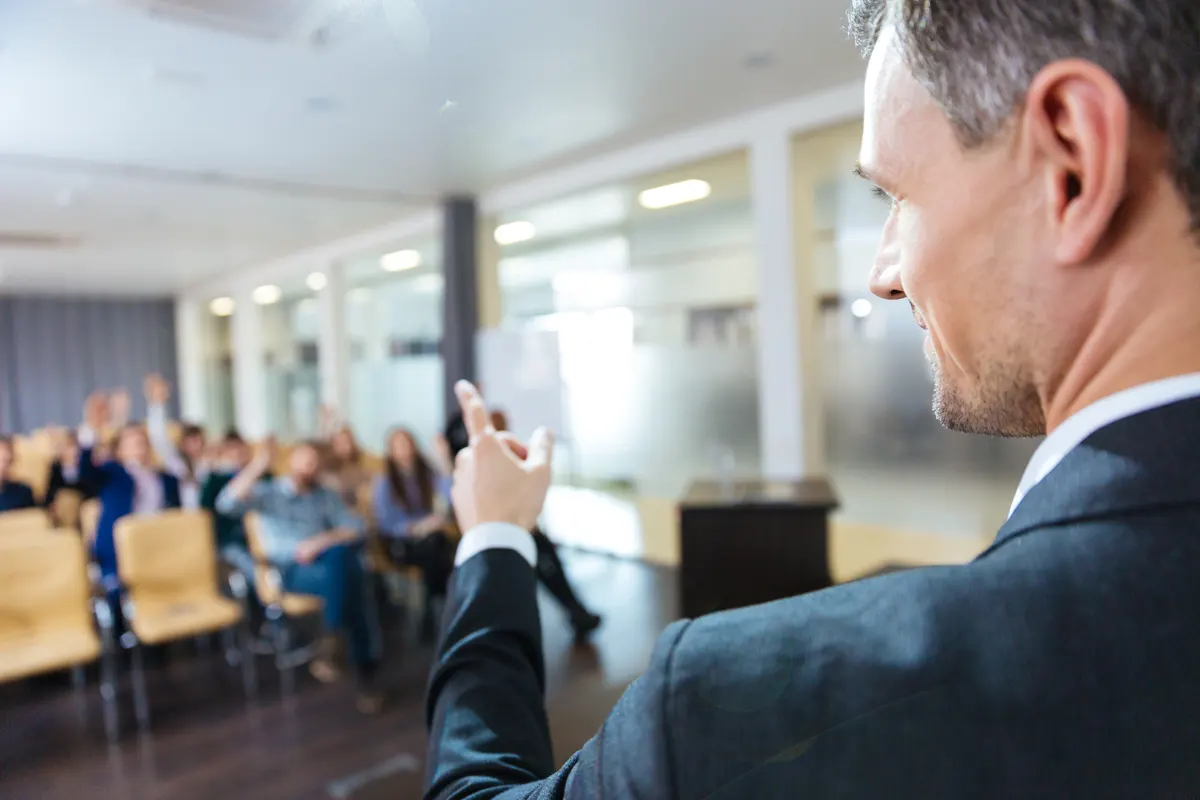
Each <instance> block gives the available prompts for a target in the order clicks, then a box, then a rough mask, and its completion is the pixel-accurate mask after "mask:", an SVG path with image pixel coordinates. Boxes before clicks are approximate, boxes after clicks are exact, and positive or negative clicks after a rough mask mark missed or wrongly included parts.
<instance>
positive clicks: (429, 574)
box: [371, 428, 454, 640]
mask: <svg viewBox="0 0 1200 800" xmlns="http://www.w3.org/2000/svg"><path fill="white" fill-rule="evenodd" d="M438 498H442V499H443V502H442V503H441V506H442V509H443V510H439V509H438V507H437V506H438V502H437V499H438ZM449 498H450V479H449V477H447V476H445V475H441V474H438V472H437V471H436V470H435V469H434V468H433V466H432V465H431V464H430V462H429V459H427V458H426V457H425V455H424V454H423V453H422V452H421V451H420V449H419V448H418V447H417V442H416V439H415V437H414V436H413V434H412V432H411V431H408V430H406V429H404V428H397V429H395V430H393V431H392V432H391V434H390V435H389V436H388V442H387V461H386V464H385V468H384V474H383V475H380V476H379V477H377V478H376V479H375V483H374V485H373V486H372V487H371V510H372V513H373V515H374V517H375V524H376V526H377V527H378V528H379V535H380V536H382V537H383V538H384V539H385V540H386V542H387V545H388V548H387V549H388V555H389V556H390V557H391V559H392V561H393V562H394V563H396V564H398V565H405V566H416V567H420V569H421V573H422V575H423V576H424V580H425V610H424V618H423V619H422V621H421V635H422V638H425V639H430V640H431V639H432V638H433V636H434V634H435V632H436V617H435V611H434V603H433V601H434V600H435V599H444V598H445V596H446V584H447V583H448V582H449V580H450V571H451V569H452V567H453V561H454V548H453V545H452V544H451V542H450V539H449V538H448V537H447V536H446V530H447V528H448V527H449V525H450V517H449V514H448V513H447V511H446V510H444V509H448V508H449V505H450V500H449Z"/></svg>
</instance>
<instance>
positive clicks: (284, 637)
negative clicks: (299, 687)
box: [275, 620, 296, 695]
mask: <svg viewBox="0 0 1200 800" xmlns="http://www.w3.org/2000/svg"><path fill="white" fill-rule="evenodd" d="M276 635H277V636H278V640H277V644H276V648H275V666H276V668H277V669H278V670H279V672H280V676H279V677H280V685H281V687H282V689H283V693H284V694H285V695H291V694H293V693H295V691H296V671H295V670H296V667H295V665H294V664H292V660H291V659H290V658H288V657H287V656H288V654H289V653H290V652H291V649H292V635H291V631H290V630H289V629H288V625H287V621H286V620H280V621H279V627H278V628H277V629H276Z"/></svg>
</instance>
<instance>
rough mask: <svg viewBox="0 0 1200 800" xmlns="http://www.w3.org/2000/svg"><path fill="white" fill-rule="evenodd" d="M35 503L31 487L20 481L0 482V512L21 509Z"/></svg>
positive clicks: (30, 506) (31, 506)
mask: <svg viewBox="0 0 1200 800" xmlns="http://www.w3.org/2000/svg"><path fill="white" fill-rule="evenodd" d="M36 505H37V503H36V502H35V501H34V497H33V489H30V488H29V485H28V484H25V483H21V482H20V481H4V482H2V483H0V513H3V512H5V511H21V510H23V509H26V508H33V507H35V506H36Z"/></svg>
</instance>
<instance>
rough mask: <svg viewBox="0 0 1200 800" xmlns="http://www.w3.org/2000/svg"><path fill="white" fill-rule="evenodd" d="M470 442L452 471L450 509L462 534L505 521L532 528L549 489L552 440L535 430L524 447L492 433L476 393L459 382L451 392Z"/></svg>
mask: <svg viewBox="0 0 1200 800" xmlns="http://www.w3.org/2000/svg"><path fill="white" fill-rule="evenodd" d="M455 391H456V393H457V395H458V401H459V404H460V405H461V406H462V412H463V420H464V421H465V422H466V425H467V433H468V434H469V435H470V437H471V444H470V447H468V448H467V449H466V450H464V451H462V452H461V453H459V456H458V461H457V463H456V464H455V469H454V488H453V490H452V497H453V500H454V510H455V513H456V514H457V515H458V520H459V523H460V524H461V525H462V527H463V529H464V530H470V529H472V528H475V527H477V526H478V525H482V524H484V523H488V522H504V523H509V524H513V525H517V526H518V527H521V528H523V529H525V530H531V529H532V528H533V527H534V525H535V524H536V523H537V518H538V515H539V514H541V512H542V505H543V504H544V503H545V501H546V493H547V492H548V491H549V489H550V479H551V472H550V459H551V456H552V454H553V451H554V437H553V436H552V435H551V434H550V432H549V431H547V430H545V429H544V428H539V429H538V430H537V431H536V432H535V433H534V434H533V438H532V439H531V440H530V442H529V446H528V447H525V446H523V445H521V444H520V443H519V442H517V441H516V440H515V439H513V438H512V437H511V436H509V435H507V434H503V433H500V432H497V431H496V428H495V426H494V425H493V424H492V419H491V417H490V415H489V413H488V409H487V406H486V405H485V404H484V401H483V398H482V397H481V396H480V394H479V391H478V390H477V389H476V388H475V387H474V386H472V385H471V384H469V383H466V382H462V383H459V385H458V386H457V387H456V389H455Z"/></svg>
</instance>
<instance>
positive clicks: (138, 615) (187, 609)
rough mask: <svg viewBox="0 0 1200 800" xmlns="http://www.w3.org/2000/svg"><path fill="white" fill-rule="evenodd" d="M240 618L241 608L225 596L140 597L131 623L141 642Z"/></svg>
mask: <svg viewBox="0 0 1200 800" xmlns="http://www.w3.org/2000/svg"><path fill="white" fill-rule="evenodd" d="M241 618H242V608H241V606H239V605H238V604H237V603H236V602H234V601H233V600H229V599H227V598H224V597H201V598H197V599H194V600H182V601H181V600H174V599H172V600H163V601H158V600H146V599H142V600H140V601H139V602H138V603H137V604H136V606H135V608H134V614H133V619H132V620H131V621H130V627H131V628H133V632H134V633H135V634H137V637H138V639H139V640H140V641H141V642H142V643H143V644H162V643H163V642H171V641H175V640H177V639H187V638H190V637H193V636H201V635H203V634H206V633H213V632H214V631H219V630H222V629H224V628H228V627H231V626H232V625H234V624H236V623H237V622H238V621H239V620H240V619H241Z"/></svg>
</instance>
